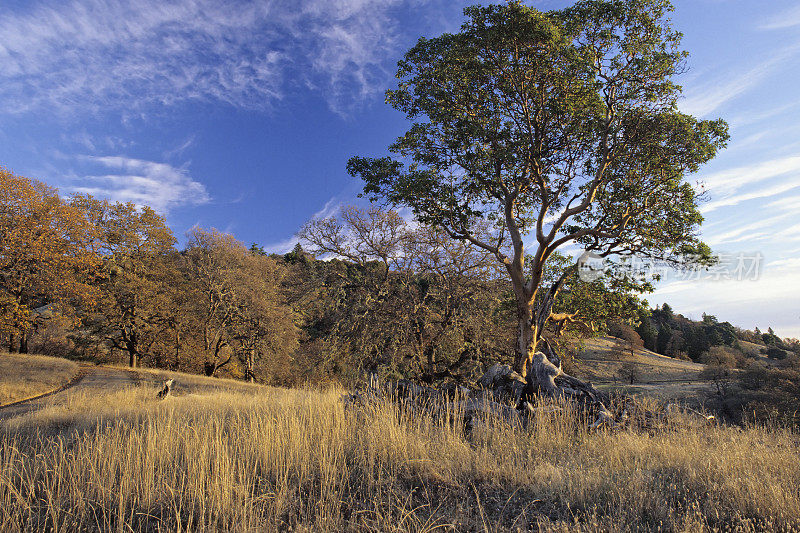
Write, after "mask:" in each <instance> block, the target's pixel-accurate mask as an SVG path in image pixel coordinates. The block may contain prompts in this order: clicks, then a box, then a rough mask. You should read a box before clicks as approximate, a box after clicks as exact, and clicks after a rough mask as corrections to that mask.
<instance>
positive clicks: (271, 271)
mask: <svg viewBox="0 0 800 533" xmlns="http://www.w3.org/2000/svg"><path fill="white" fill-rule="evenodd" d="M182 255H183V269H184V271H185V272H186V274H187V276H188V279H189V283H190V285H191V288H190V294H191V295H192V297H191V298H190V300H191V301H190V302H187V306H188V307H189V309H190V314H191V316H192V320H193V321H194V323H195V327H194V328H193V329H194V336H195V337H196V339H197V341H198V344H199V352H200V354H201V356H202V359H203V360H202V365H203V371H204V373H205V374H206V375H209V376H214V375H216V374H217V372H218V371H220V370H221V369H223V368H226V367H228V366H229V365H231V363H233V362H235V361H238V362H241V363H242V365H243V367H244V377H245V378H246V379H248V380H254V379H255V378H256V365H257V364H259V363H270V362H271V366H272V368H270V369H269V373H270V374H280V369H278V368H276V367H278V366H283V367H286V366H288V358H289V356H290V355H291V353H292V352H293V351H294V349H295V347H296V343H297V335H296V331H295V327H294V323H293V317H292V314H291V309H290V308H288V307H287V306H286V305H285V304H284V301H283V298H284V297H283V295H282V294H281V293H280V282H281V277H282V272H281V271H280V268H279V266H278V265H277V264H276V262H275V261H274V260H273V259H271V258H269V257H266V256H264V255H261V254H258V253H254V252H253V251H250V250H248V249H247V248H246V247H245V246H244V245H243V244H242V243H240V242H239V241H237V240H236V239H235V238H234V237H233V236H231V235H229V234H226V233H221V232H219V231H216V230H213V229H212V230H210V231H206V230H203V229H201V228H195V229H193V230H192V232H191V233H190V236H189V242H188V244H187V247H186V250H185V251H184V252H183V254H182Z"/></svg>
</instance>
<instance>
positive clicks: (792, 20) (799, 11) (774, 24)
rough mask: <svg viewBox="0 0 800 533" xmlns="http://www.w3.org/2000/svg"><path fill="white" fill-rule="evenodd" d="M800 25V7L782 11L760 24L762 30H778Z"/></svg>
mask: <svg viewBox="0 0 800 533" xmlns="http://www.w3.org/2000/svg"><path fill="white" fill-rule="evenodd" d="M798 25H800V7H794V8H791V9H788V10H786V11H783V12H782V13H779V14H777V15H775V16H773V17H771V18H769V19H768V20H767V21H765V22H764V23H763V24H761V26H760V28H761V29H762V30H779V29H783V28H791V27H793V26H798Z"/></svg>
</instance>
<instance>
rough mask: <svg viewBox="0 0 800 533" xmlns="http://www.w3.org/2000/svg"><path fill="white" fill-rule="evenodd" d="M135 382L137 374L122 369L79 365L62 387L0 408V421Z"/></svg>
mask: <svg viewBox="0 0 800 533" xmlns="http://www.w3.org/2000/svg"><path fill="white" fill-rule="evenodd" d="M136 382H137V374H136V373H135V372H133V371H131V370H126V369H122V368H113V367H104V366H92V365H81V367H80V370H78V374H77V375H76V376H75V377H74V378H72V379H71V380H70V381H69V382H68V383H66V384H65V385H64V386H62V387H60V388H58V389H56V390H54V391H52V392H48V393H47V394H43V395H41V396H37V397H35V398H31V399H28V400H23V401H21V402H16V403H12V404H9V405H4V406H3V407H0V419H2V418H13V417H16V416H20V415H24V414H27V413H31V412H33V411H37V410H39V409H42V408H43V407H46V406H49V405H56V404H59V403H63V402H64V401H66V399H67V398H68V397H69V395H71V394H75V393H83V392H86V393H90V394H93V395H96V394H106V393H109V392H113V391H117V390H120V389H123V388H125V387H132V386H134V385H135V384H136Z"/></svg>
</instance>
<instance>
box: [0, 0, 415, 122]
mask: <svg viewBox="0 0 800 533" xmlns="http://www.w3.org/2000/svg"><path fill="white" fill-rule="evenodd" d="M409 2H412V0H336V1H330V0H299V1H297V2H295V1H290V0H277V1H272V2H257V1H255V0H252V1H251V0H240V1H235V2H224V3H220V2H215V1H212V0H141V1H139V2H125V1H122V0H69V1H65V2H56V1H54V0H43V1H40V2H36V3H33V5H32V6H31V5H30V4H29V5H26V6H24V7H21V8H18V9H16V10H11V9H10V8H6V7H4V10H6V12H5V13H4V15H3V17H2V18H0V102H2V104H0V112H4V113H19V112H24V111H27V110H33V109H46V110H49V111H57V112H61V113H71V112H75V111H83V112H85V111H99V110H107V109H109V108H110V109H114V110H120V111H124V112H133V113H137V112H141V111H142V109H143V108H145V107H146V106H148V105H152V104H173V103H177V102H183V101H192V100H201V101H205V100H210V101H220V102H226V103H229V104H231V105H234V106H237V107H244V108H268V107H269V106H270V105H272V104H274V103H275V101H277V100H279V99H281V98H282V97H283V96H284V94H286V93H287V92H289V91H290V90H292V88H294V87H296V86H298V85H302V84H305V85H311V86H316V87H319V88H320V90H322V91H323V94H324V95H325V97H326V98H328V100H329V103H330V104H331V106H332V107H333V108H338V107H341V106H346V105H347V104H348V101H349V100H352V99H354V98H355V99H359V98H361V97H363V95H364V94H371V93H373V92H374V91H376V90H378V89H379V88H381V89H382V88H383V87H384V86H385V84H386V81H387V78H388V77H389V75H390V73H389V71H388V70H387V67H391V69H392V70H393V64H394V61H395V60H396V57H397V55H398V54H399V50H397V46H398V43H399V40H400V39H399V36H400V35H401V34H402V31H401V30H402V28H400V27H399V26H398V25H397V22H396V19H395V18H393V17H392V16H390V10H391V9H392V8H394V7H397V6H399V5H402V4H408V3H409ZM409 38H410V37H409ZM406 40H408V39H406ZM404 44H408V43H404Z"/></svg>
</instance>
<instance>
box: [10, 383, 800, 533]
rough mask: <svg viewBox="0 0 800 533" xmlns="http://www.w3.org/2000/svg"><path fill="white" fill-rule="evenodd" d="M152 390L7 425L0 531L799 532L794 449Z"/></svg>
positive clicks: (547, 422) (789, 444)
mask: <svg viewBox="0 0 800 533" xmlns="http://www.w3.org/2000/svg"><path fill="white" fill-rule="evenodd" d="M153 392H154V391H153V389H152V386H151V387H149V388H145V387H135V388H130V389H127V390H125V391H121V392H117V393H113V394H110V395H108V396H106V397H99V398H89V397H81V396H80V395H77V396H74V397H72V398H71V399H70V400H69V401H68V402H67V403H66V404H63V405H60V406H52V407H49V408H46V409H44V410H42V411H40V412H37V413H33V414H29V415H26V416H24V417H20V418H17V419H13V420H9V421H6V422H4V423H3V422H0V425H1V426H0V531H9V532H15V531H42V530H52V531H75V530H81V531H84V530H96V531H226V532H238V531H270V530H327V531H341V530H358V531H362V530H374V531H432V530H435V529H455V530H459V531H471V530H477V531H502V530H517V529H521V530H528V529H534V530H536V529H539V530H555V531H562V530H563V531H573V530H586V531H608V530H614V531H616V530H666V531H702V530H736V529H739V530H742V531H748V530H749V531H758V530H760V531H775V530H790V529H792V528H797V527H798V526H799V525H800V454H798V449H797V448H798V443H797V436H796V435H794V434H791V433H789V432H785V431H782V430H778V429H774V428H773V429H767V428H749V429H746V430H739V429H735V428H725V427H697V426H694V427H684V426H683V425H682V422H681V421H680V420H676V422H675V424H674V427H671V428H669V429H667V430H665V431H663V432H659V433H658V434H653V435H650V434H644V433H634V432H618V433H611V432H589V431H587V430H586V429H585V425H584V423H583V422H582V421H581V420H580V417H578V416H576V415H575V414H574V413H573V414H567V415H564V414H553V415H549V416H547V415H545V416H542V417H540V418H539V419H537V421H536V422H535V423H534V424H532V425H530V426H529V427H528V428H525V429H523V428H519V427H511V426H509V425H506V424H503V423H501V422H497V421H491V420H487V421H486V422H485V423H483V424H476V426H475V428H474V429H473V430H472V432H471V433H469V434H465V431H464V430H463V424H462V423H461V421H460V414H459V413H450V414H449V416H446V417H443V418H439V419H438V420H434V418H433V417H431V416H425V415H419V416H416V417H413V418H411V417H409V416H408V415H407V414H406V413H404V412H401V411H400V410H398V408H397V407H396V406H395V405H393V404H391V403H380V404H377V405H374V406H371V407H369V408H362V409H352V408H350V409H347V410H346V409H345V408H344V406H343V403H342V402H341V401H340V400H339V398H340V395H341V391H339V390H335V389H331V390H328V391H323V392H318V391H302V390H280V389H267V388H262V389H260V392H258V393H256V394H253V393H250V394H230V393H214V394H212V395H208V396H201V395H196V394H189V395H186V396H181V397H175V398H169V399H167V400H165V401H163V402H158V401H155V400H154V398H153Z"/></svg>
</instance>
